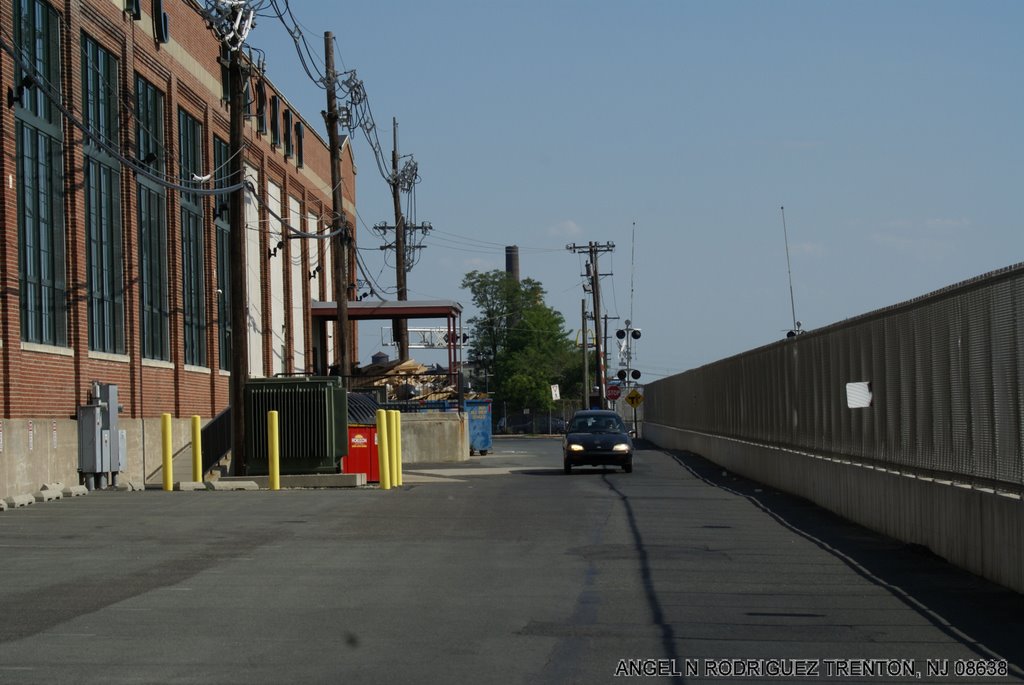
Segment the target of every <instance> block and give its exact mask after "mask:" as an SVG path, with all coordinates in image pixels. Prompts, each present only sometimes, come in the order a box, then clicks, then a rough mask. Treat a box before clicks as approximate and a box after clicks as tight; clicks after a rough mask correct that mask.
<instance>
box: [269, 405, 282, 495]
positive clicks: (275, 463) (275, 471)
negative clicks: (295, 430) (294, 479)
mask: <svg viewBox="0 0 1024 685" xmlns="http://www.w3.org/2000/svg"><path fill="white" fill-rule="evenodd" d="M277 420H278V415H277V412H276V411H274V410H271V411H268V412H267V452H268V454H267V465H268V469H267V470H268V472H269V476H268V478H267V480H268V481H269V484H270V489H271V490H280V489H281V444H280V440H278V435H279V433H278V426H277Z"/></svg>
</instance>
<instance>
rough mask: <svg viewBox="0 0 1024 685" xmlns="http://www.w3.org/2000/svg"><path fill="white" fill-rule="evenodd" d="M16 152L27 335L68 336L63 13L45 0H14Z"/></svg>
mask: <svg viewBox="0 0 1024 685" xmlns="http://www.w3.org/2000/svg"><path fill="white" fill-rule="evenodd" d="M13 5H14V8H13V9H14V42H15V46H16V49H17V50H18V54H19V58H20V59H22V60H23V61H24V63H25V64H26V67H25V68H24V69H21V68H18V69H15V74H14V82H15V86H14V89H13V90H12V94H13V95H14V96H15V103H14V104H15V111H14V116H15V138H16V144H15V155H16V157H17V159H16V167H17V179H18V180H17V198H18V275H19V281H20V296H21V298H20V299H21V307H20V314H21V339H22V340H24V341H26V342H35V343H43V344H47V345H60V346H66V345H67V344H68V332H67V329H68V326H67V302H66V299H65V287H66V285H65V278H64V269H65V252H64V211H63V206H62V204H61V201H62V199H63V197H64V192H63V191H64V162H63V153H64V134H63V130H62V127H61V117H60V113H59V111H58V110H57V108H56V107H55V106H54V102H53V98H55V97H60V95H59V92H60V83H61V68H60V17H59V16H58V15H57V13H56V12H55V11H54V10H53V8H52V7H50V6H49V5H48V4H47V3H45V2H41V1H40V0H14V3H13Z"/></svg>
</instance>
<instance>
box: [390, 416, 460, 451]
mask: <svg viewBox="0 0 1024 685" xmlns="http://www.w3.org/2000/svg"><path fill="white" fill-rule="evenodd" d="M401 438H402V462H403V463H404V464H423V463H437V462H447V461H468V460H469V421H468V417H467V416H466V415H465V414H462V413H459V412H423V413H421V414H402V432H401Z"/></svg>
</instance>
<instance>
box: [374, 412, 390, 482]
mask: <svg viewBox="0 0 1024 685" xmlns="http://www.w3.org/2000/svg"><path fill="white" fill-rule="evenodd" d="M377 458H378V461H379V464H380V489H381V490H390V489H391V459H390V457H389V455H388V413H387V411H386V410H384V409H378V410H377Z"/></svg>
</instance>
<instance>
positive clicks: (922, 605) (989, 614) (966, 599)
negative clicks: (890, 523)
mask: <svg viewBox="0 0 1024 685" xmlns="http://www.w3.org/2000/svg"><path fill="white" fill-rule="evenodd" d="M655 449H656V448H655ZM662 451H663V452H665V453H667V454H669V455H671V456H672V458H673V459H675V460H676V461H677V462H678V463H679V464H680V465H682V466H684V467H685V468H687V469H689V470H691V471H692V472H693V473H694V474H696V475H697V476H698V477H699V478H701V479H703V480H704V481H705V482H707V483H709V484H711V485H714V486H716V487H724V488H728V489H729V490H732V491H734V492H737V493H739V494H740V495H742V496H744V497H746V498H748V499H750V500H751V501H752V502H754V503H756V504H757V505H758V506H759V507H761V508H762V509H764V510H766V511H767V512H768V513H769V514H771V515H773V516H774V517H775V518H776V519H777V520H779V521H781V522H782V523H783V524H784V525H788V526H789V527H790V528H792V529H794V530H795V531H796V532H797V533H800V534H802V535H803V536H804V537H805V538H807V539H809V540H811V541H812V542H814V543H815V544H817V545H818V546H820V547H822V548H823V549H825V550H826V551H829V552H831V553H833V554H835V555H836V556H837V558H839V559H841V560H843V561H844V562H845V563H846V564H847V565H848V566H850V568H852V569H853V570H854V571H856V572H857V573H858V574H860V575H861V576H863V577H865V578H867V579H868V580H871V581H872V582H874V583H876V584H882V585H888V586H893V587H894V589H895V592H894V594H896V596H898V597H900V598H901V599H902V600H903V602H904V603H905V604H906V605H907V606H909V607H910V608H912V609H913V610H914V611H916V612H918V613H919V614H920V615H921V616H923V617H924V618H926V619H927V620H928V621H929V622H931V623H932V624H933V625H935V626H936V627H937V628H939V629H940V630H942V631H944V632H945V633H947V634H948V635H950V636H951V637H953V638H954V639H956V640H957V641H959V642H961V643H962V644H964V645H966V646H967V647H969V648H970V649H972V650H973V651H975V652H977V653H978V655H979V657H981V658H989V659H990V658H992V655H991V653H990V652H989V650H993V651H995V652H996V653H998V654H999V656H1001V657H1002V658H1004V659H1007V660H1008V661H1009V662H1010V664H1011V673H1012V674H1013V675H1016V676H1018V677H1021V676H1024V620H1022V619H1021V617H1022V616H1024V596H1022V595H1020V594H1018V593H1016V592H1013V591H1012V590H1009V589H1007V588H1005V587H1002V586H1000V585H996V584H995V583H992V582H990V581H987V580H985V579H983V578H980V577H979V576H975V575H973V574H971V573H969V572H967V571H965V570H963V569H960V568H958V567H956V566H953V565H952V564H950V563H949V562H947V561H945V560H944V559H942V558H941V557H939V556H937V555H935V554H934V553H932V552H931V551H930V550H928V549H926V548H924V547H922V546H920V545H910V544H906V543H903V542H900V541H898V540H895V539H892V538H889V537H886V536H885V535H882V534H880V533H876V532H874V531H871V530H868V529H867V528H864V527H863V526H860V525H858V524H855V523H852V522H850V521H847V520H846V519H843V518H841V517H839V516H837V515H836V514H833V513H832V512H830V511H828V510H826V509H823V508H821V507H819V506H817V505H816V504H813V503H812V502H809V501H807V500H805V499H802V498H800V497H797V496H794V495H789V494H786V493H782V492H779V491H777V490H775V489H774V488H772V487H770V486H767V485H763V484H761V483H758V482H756V481H752V480H748V479H746V478H744V477H742V476H738V475H736V474H733V473H731V472H729V471H724V470H723V468H722V467H721V466H719V465H717V464H714V463H712V462H710V461H708V460H707V459H705V458H703V457H701V456H700V455H697V454H694V453H692V452H677V451H666V450H662ZM837 552H838V554H836V553H837ZM844 557H845V558H844ZM851 562H852V563H851ZM879 581H881V582H879ZM942 619H945V622H944V621H943V620H942ZM946 622H948V624H947V623H946ZM961 633H962V634H961ZM964 635H966V636H969V637H970V638H973V642H972V641H971V640H968V639H965V638H964ZM985 647H987V648H988V649H985ZM1013 666H1015V667H1016V668H1013Z"/></svg>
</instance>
